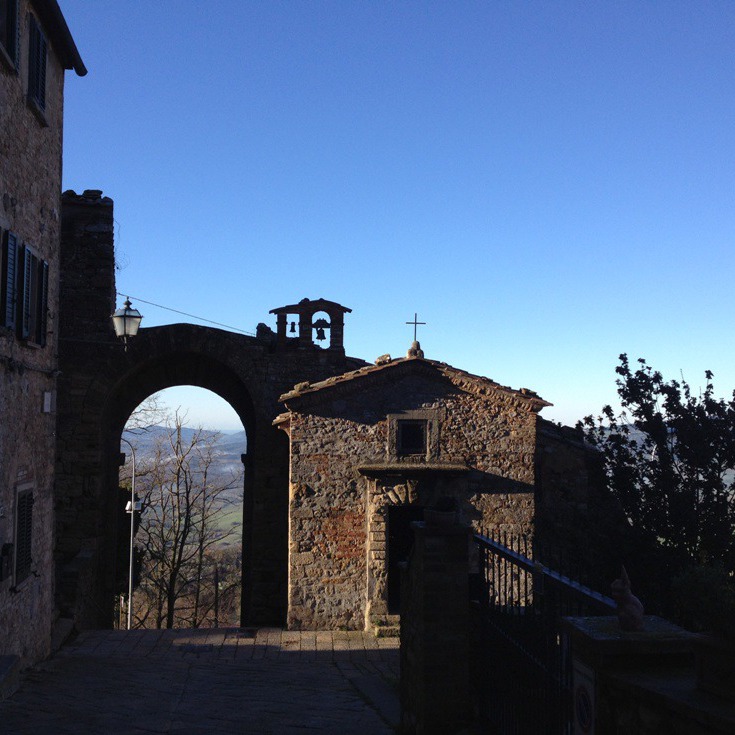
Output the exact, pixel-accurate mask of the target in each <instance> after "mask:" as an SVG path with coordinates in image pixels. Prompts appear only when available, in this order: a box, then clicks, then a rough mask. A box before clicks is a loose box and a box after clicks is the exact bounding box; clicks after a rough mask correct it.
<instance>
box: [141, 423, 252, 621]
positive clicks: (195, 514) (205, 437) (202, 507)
mask: <svg viewBox="0 0 735 735" xmlns="http://www.w3.org/2000/svg"><path fill="white" fill-rule="evenodd" d="M184 418H185V417H184V416H182V414H181V413H180V412H178V411H177V412H176V414H175V416H174V417H173V419H172V421H171V422H170V423H169V425H168V431H167V432H166V434H165V435H162V436H161V437H159V438H158V439H157V441H156V443H155V449H154V452H153V456H152V457H150V458H148V459H146V460H145V461H144V464H145V466H144V467H143V468H142V472H141V476H139V479H138V482H139V487H140V489H141V495H142V499H143V509H142V519H141V526H140V531H139V536H140V539H141V545H142V548H143V552H144V560H143V568H142V571H141V584H140V588H139V593H138V595H137V602H136V611H135V612H136V619H137V621H138V625H145V626H148V625H151V624H152V626H154V627H156V628H162V627H166V628H171V627H174V625H181V626H185V627H199V626H200V625H202V623H203V622H204V620H205V618H206V617H207V616H208V615H209V614H210V613H211V608H212V606H213V603H212V600H213V599H214V597H215V595H213V594H211V593H210V591H208V590H207V588H208V587H211V586H212V585H213V584H214V577H215V574H214V563H215V562H214V555H213V552H214V550H215V548H216V547H218V546H221V545H222V544H223V543H226V541H227V539H228V538H229V537H231V536H232V535H233V534H234V532H235V529H233V528H232V527H230V528H223V527H222V524H221V520H222V516H223V515H224V512H225V510H226V508H227V506H228V504H229V503H230V501H229V500H228V498H227V495H228V493H229V492H230V491H231V490H233V489H234V488H235V487H236V486H237V484H238V481H239V478H237V477H235V476H231V477H228V478H225V479H222V478H221V477H220V476H216V473H215V472H213V463H214V462H215V460H216V443H217V440H218V438H219V435H218V434H216V433H211V432H204V431H203V429H201V427H200V428H199V429H196V430H190V431H192V433H191V434H190V436H189V438H186V435H187V433H188V431H187V430H186V428H185V427H184V425H183V421H184ZM151 616H152V618H153V620H152V621H149V619H150V618H151Z"/></svg>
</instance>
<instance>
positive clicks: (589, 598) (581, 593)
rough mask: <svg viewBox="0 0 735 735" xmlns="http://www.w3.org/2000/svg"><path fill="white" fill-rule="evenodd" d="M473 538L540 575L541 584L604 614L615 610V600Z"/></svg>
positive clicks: (491, 542)
mask: <svg viewBox="0 0 735 735" xmlns="http://www.w3.org/2000/svg"><path fill="white" fill-rule="evenodd" d="M474 537H475V542H476V543H477V544H478V545H479V546H481V547H482V546H484V547H485V548H487V549H490V550H492V552H493V553H494V554H496V555H497V556H499V557H501V558H503V559H507V560H508V561H509V562H511V563H512V564H514V565H516V566H518V567H520V568H521V569H524V570H525V571H527V572H531V573H533V574H536V575H540V576H541V577H542V579H543V584H546V583H547V582H548V583H549V584H550V586H552V587H556V588H558V589H560V590H563V591H564V592H566V593H568V594H570V595H571V596H572V597H575V598H577V599H578V600H580V601H581V602H584V603H586V604H589V605H592V606H595V607H598V608H600V609H602V610H604V611H605V612H608V613H614V612H615V611H616V610H617V605H616V604H615V600H613V599H612V598H611V597H608V596H607V595H603V594H602V593H600V592H597V591H595V590H593V589H591V588H590V587H587V586H585V585H583V584H580V583H579V582H576V581H575V580H573V579H571V578H570V577H567V576H566V575H564V574H561V573H559V572H556V571H554V570H553V569H549V568H548V567H546V566H544V565H543V564H541V563H540V562H538V561H534V560H533V559H529V558H528V557H526V556H523V554H520V553H518V552H517V551H513V549H509V548H508V547H507V546H504V545H503V544H501V543H499V542H498V541H494V540H493V539H491V538H489V537H487V536H483V535H482V534H480V533H475V534H474Z"/></svg>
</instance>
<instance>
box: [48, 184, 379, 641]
mask: <svg viewBox="0 0 735 735" xmlns="http://www.w3.org/2000/svg"><path fill="white" fill-rule="evenodd" d="M61 304H62V309H61V313H60V314H59V320H58V323H59V336H60V340H59V352H60V368H61V376H60V378H59V398H58V425H57V429H58V436H57V440H58V462H57V473H56V477H57V480H56V515H57V539H56V568H57V583H56V590H57V604H58V607H59V609H60V611H61V614H62V615H64V616H67V617H71V618H73V619H74V620H75V622H76V624H77V626H79V627H106V626H108V625H110V624H111V621H112V608H113V602H114V590H115V577H116V558H115V557H116V549H117V547H118V536H119V534H120V533H123V532H124V526H123V525H122V524H121V514H120V509H119V507H118V502H117V497H118V496H117V485H118V467H119V453H120V436H121V433H122V430H123V427H124V425H125V422H126V420H127V419H128V417H129V416H130V413H131V412H132V411H133V410H134V408H135V407H136V406H137V405H138V404H139V403H140V402H141V401H142V400H143V399H144V398H146V397H147V396H149V395H150V394H151V393H154V392H156V391H158V390H162V389H164V388H169V387H172V386H176V385H184V384H187V385H195V386H199V387H202V388H207V389H209V390H211V391H213V392H214V393H217V394H218V395H219V396H221V397H222V398H224V399H225V400H226V401H228V403H230V405H231V406H232V407H233V408H234V410H235V411H236V412H237V413H238V415H239V417H240V419H241V420H242V423H243V425H244V427H245V430H246V433H247V437H248V446H247V453H246V455H245V456H244V463H245V486H244V503H243V601H242V602H243V605H242V617H243V622H247V623H249V624H281V623H283V621H284V620H285V614H286V602H287V600H286V593H287V590H286V580H287V564H288V538H287V533H288V443H287V439H286V437H285V436H284V434H283V432H281V431H279V430H278V429H276V428H274V427H273V425H272V422H273V419H274V418H275V417H276V416H277V415H278V413H279V403H278V397H279V396H280V395H281V394H283V393H285V392H287V391H288V390H290V389H292V388H293V386H294V385H295V384H296V383H300V382H305V381H308V382H316V381H319V380H322V379H325V378H327V377H330V376H332V375H337V374H340V373H343V372H345V371H347V370H351V369H354V368H356V367H360V366H362V365H365V364H366V363H364V362H363V361H362V360H358V359H355V358H349V357H346V356H345V353H344V347H343V342H342V333H343V323H344V313H345V312H348V311H349V309H346V308H345V307H343V306H340V305H339V304H336V303H334V302H331V301H326V300H324V299H318V300H316V301H309V300H306V299H304V300H303V301H302V302H300V303H298V304H294V305H290V306H286V307H282V308H279V309H274V310H273V313H275V314H276V315H277V330H276V332H274V331H272V330H271V329H270V328H269V327H267V326H266V325H264V324H260V325H258V329H257V336H255V337H248V336H244V335H240V334H235V333H232V332H227V331H223V330H220V329H213V328H209V327H201V326H195V325H191V324H175V325H171V326H165V327H155V328H151V329H141V330H140V332H139V334H138V336H137V337H136V338H135V339H134V340H131V341H130V343H129V346H128V349H127V351H124V350H123V346H122V344H121V343H120V342H119V341H118V340H116V339H115V337H114V332H113V330H112V325H111V323H110V314H111V313H112V312H113V311H114V308H115V275H114V250H113V217H112V201H111V200H110V199H108V198H103V197H102V196H101V192H96V191H87V192H85V193H84V195H82V196H78V195H76V194H74V193H73V192H67V193H66V194H64V197H63V217H62V246H61ZM317 312H320V313H321V312H323V313H326V314H327V315H328V317H329V323H328V324H329V326H330V344H329V347H327V348H326V349H321V348H320V347H318V346H316V344H314V343H313V342H312V340H311V339H310V338H311V335H312V334H313V331H314V330H313V329H312V326H313V325H312V315H313V314H315V313H317ZM287 315H289V316H288V318H293V321H292V322H291V324H292V325H293V327H292V329H291V331H289V329H288V323H287ZM297 321H298V324H299V329H298V331H297V330H296V327H295V322H297ZM291 332H293V334H291ZM244 450H245V448H243V451H244ZM122 520H123V521H124V522H127V521H126V519H125V518H124V516H123V517H122Z"/></svg>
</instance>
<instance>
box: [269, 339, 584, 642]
mask: <svg viewBox="0 0 735 735" xmlns="http://www.w3.org/2000/svg"><path fill="white" fill-rule="evenodd" d="M281 400H282V402H283V403H284V404H285V406H286V408H287V409H288V413H285V414H282V415H281V416H279V417H278V418H277V419H276V421H275V422H274V423H275V424H276V425H278V426H279V427H280V428H282V429H284V430H285V431H286V432H287V433H288V435H289V439H290V464H291V472H290V497H289V579H288V594H289V598H288V626H289V627H290V628H305V629H319V628H335V627H347V628H356V629H360V628H365V627H370V625H372V624H375V623H380V622H385V619H386V616H390V615H392V614H395V613H397V612H398V608H399V600H400V584H399V583H400V573H399V567H398V563H399V562H400V561H402V560H403V559H404V558H405V556H406V553H407V550H408V546H409V545H410V539H411V533H410V523H411V521H414V520H419V519H421V517H422V514H423V510H424V509H425V508H427V507H432V506H435V505H437V504H438V503H440V502H443V503H445V504H446V503H448V504H449V505H450V506H452V505H453V506H454V507H455V508H456V509H457V511H458V512H459V513H460V517H461V518H462V519H463V520H465V521H467V522H471V523H472V524H473V526H474V527H475V528H485V529H487V528H493V529H496V530H501V531H508V532H512V533H526V534H532V533H533V530H534V523H535V518H536V505H537V502H536V501H537V496H538V489H539V480H540V477H539V467H538V459H539V454H540V453H541V452H540V447H541V440H540V436H539V430H538V427H539V423H540V421H539V417H538V412H539V411H540V410H541V409H542V408H543V407H544V406H548V405H550V404H548V403H547V402H545V401H544V400H542V399H541V398H540V397H539V396H538V395H536V394H535V393H533V392H532V391H530V390H526V389H520V390H513V389H511V388H507V387H504V386H502V385H499V384H497V383H495V382H494V381H492V380H490V379H488V378H483V377H478V376H475V375H471V374H469V373H466V372H464V371H462V370H458V369H456V368H453V367H451V366H449V365H447V364H445V363H441V362H436V361H434V360H428V359H425V358H424V355H423V352H422V351H421V349H420V347H419V346H418V343H414V345H413V346H412V348H411V350H410V351H409V353H408V356H407V357H405V358H401V359H390V357H388V356H385V357H383V358H379V359H378V361H377V362H376V364H375V365H371V366H368V367H364V368H361V369H358V370H356V371H352V372H348V373H346V374H344V375H340V376H338V377H334V378H330V379H328V380H325V381H322V382H319V383H314V384H309V383H300V384H298V385H296V387H295V388H294V390H292V391H290V392H289V393H286V394H285V395H283V396H282V397H281ZM578 469H579V468H578ZM447 499H451V500H450V501H448V500H447Z"/></svg>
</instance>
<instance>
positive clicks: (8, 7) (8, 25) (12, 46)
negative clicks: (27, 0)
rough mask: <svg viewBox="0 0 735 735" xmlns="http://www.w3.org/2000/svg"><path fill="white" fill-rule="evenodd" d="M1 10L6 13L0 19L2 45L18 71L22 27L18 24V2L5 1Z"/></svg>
mask: <svg viewBox="0 0 735 735" xmlns="http://www.w3.org/2000/svg"><path fill="white" fill-rule="evenodd" d="M0 9H2V10H3V11H4V15H3V17H1V18H0V26H2V27H1V28H0V43H1V44H2V46H3V48H4V49H5V52H6V53H7V54H8V57H9V58H10V60H11V61H12V62H13V65H14V66H15V69H16V71H17V70H18V59H19V57H20V54H19V53H18V49H19V48H20V26H19V24H18V0H5V2H3V3H1V4H0Z"/></svg>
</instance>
